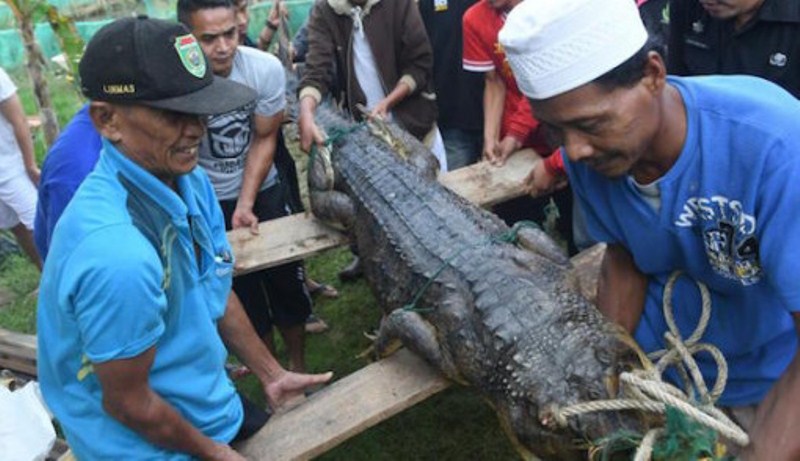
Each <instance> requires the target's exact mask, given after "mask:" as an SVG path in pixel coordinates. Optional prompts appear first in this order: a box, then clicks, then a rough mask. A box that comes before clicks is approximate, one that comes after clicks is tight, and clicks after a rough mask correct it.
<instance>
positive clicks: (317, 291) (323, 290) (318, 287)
mask: <svg viewBox="0 0 800 461" xmlns="http://www.w3.org/2000/svg"><path fill="white" fill-rule="evenodd" d="M314 283H315V285H313V286H311V287H310V288H309V289H308V292H309V294H311V296H317V295H319V296H322V297H323V298H329V299H335V298H338V297H339V291H338V290H337V289H336V288H334V287H333V286H331V285H328V284H327V283H319V282H314ZM309 285H311V284H309Z"/></svg>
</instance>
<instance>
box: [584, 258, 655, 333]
mask: <svg viewBox="0 0 800 461" xmlns="http://www.w3.org/2000/svg"><path fill="white" fill-rule="evenodd" d="M647 283H648V282H647V276H646V275H644V274H642V272H641V271H639V269H638V268H637V267H636V265H635V263H634V261H633V258H632V257H631V255H630V253H628V250H626V249H625V248H624V247H622V246H620V245H614V244H612V245H608V248H607V249H606V253H605V255H604V256H603V262H602V265H601V268H600V280H599V282H598V286H597V307H598V309H600V311H601V312H602V313H603V314H605V316H606V317H608V318H609V319H611V320H612V321H614V322H616V323H618V324H620V325H622V326H623V327H624V328H625V329H626V330H627V331H628V332H630V333H631V334H632V333H633V332H634V330H635V329H636V326H637V325H638V324H639V319H640V318H641V316H642V311H643V310H644V299H645V294H646V293H647Z"/></svg>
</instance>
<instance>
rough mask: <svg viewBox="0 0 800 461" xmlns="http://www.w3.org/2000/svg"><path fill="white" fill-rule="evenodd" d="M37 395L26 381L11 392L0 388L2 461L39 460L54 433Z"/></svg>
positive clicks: (51, 443) (37, 387)
mask: <svg viewBox="0 0 800 461" xmlns="http://www.w3.org/2000/svg"><path fill="white" fill-rule="evenodd" d="M50 418H51V416H50V414H49V411H47V407H45V405H44V401H43V400H42V395H41V393H40V392H39V384H38V383H36V382H30V383H28V384H26V385H25V386H24V387H23V388H22V389H18V390H16V391H14V392H11V391H9V390H8V389H6V388H5V387H3V386H0V453H2V459H3V460H5V461H38V460H43V459H45V457H46V456H47V454H48V453H49V452H50V448H51V447H52V446H53V444H54V443H55V441H56V430H55V428H53V423H52V422H51V421H50Z"/></svg>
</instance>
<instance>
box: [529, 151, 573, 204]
mask: <svg viewBox="0 0 800 461" xmlns="http://www.w3.org/2000/svg"><path fill="white" fill-rule="evenodd" d="M566 185H567V177H566V176H562V177H557V176H555V175H552V174H550V172H549V171H547V168H545V166H544V159H541V158H540V159H538V160H536V161H535V162H534V163H533V168H531V172H530V173H528V176H527V177H526V178H525V187H526V188H527V190H528V193H529V194H530V195H532V196H533V197H538V196H540V195H546V194H551V193H553V192H554V191H556V190H558V189H562V188H564V187H565V186H566Z"/></svg>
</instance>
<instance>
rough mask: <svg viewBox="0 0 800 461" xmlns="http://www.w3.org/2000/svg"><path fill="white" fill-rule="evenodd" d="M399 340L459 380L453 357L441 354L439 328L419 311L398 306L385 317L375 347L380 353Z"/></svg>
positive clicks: (443, 371) (448, 375) (447, 374)
mask: <svg viewBox="0 0 800 461" xmlns="http://www.w3.org/2000/svg"><path fill="white" fill-rule="evenodd" d="M396 340H400V341H401V342H402V343H403V344H404V345H405V346H406V347H408V348H409V349H411V350H412V351H414V352H415V353H416V354H417V355H419V356H420V357H422V358H423V359H425V360H426V361H427V362H428V363H430V364H431V365H433V366H434V367H436V368H438V369H439V370H441V371H442V373H444V375H445V376H447V377H448V378H451V379H456V380H458V379H459V373H458V371H457V369H456V367H455V366H454V365H453V363H452V361H451V360H450V358H449V357H446V356H445V355H444V354H443V353H442V349H441V347H440V345H439V340H438V338H437V336H436V328H434V326H433V325H431V324H430V323H429V322H428V321H427V320H425V319H424V318H422V316H421V315H420V314H419V313H417V312H412V311H406V310H403V309H398V310H395V311H393V312H392V313H390V314H389V315H387V316H386V317H384V318H383V321H382V322H381V327H380V330H379V331H378V338H377V339H376V340H375V350H376V351H377V352H378V354H380V355H384V353H385V352H386V351H388V350H390V349H391V346H392V343H393V342H394V341H396Z"/></svg>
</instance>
